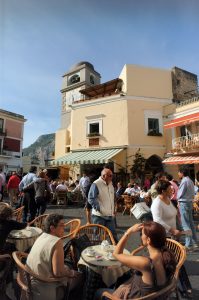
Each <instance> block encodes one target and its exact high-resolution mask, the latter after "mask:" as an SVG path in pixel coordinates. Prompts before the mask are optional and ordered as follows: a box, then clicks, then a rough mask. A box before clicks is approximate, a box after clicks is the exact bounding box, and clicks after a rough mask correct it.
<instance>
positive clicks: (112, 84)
mask: <svg viewBox="0 0 199 300" xmlns="http://www.w3.org/2000/svg"><path fill="white" fill-rule="evenodd" d="M121 86H122V79H120V78H116V79H113V80H110V81H107V82H105V83H101V84H98V85H94V86H90V87H88V88H86V89H84V90H80V93H81V94H83V95H85V96H86V97H89V98H92V97H101V96H102V97H104V96H105V95H112V94H114V93H118V92H120V91H121Z"/></svg>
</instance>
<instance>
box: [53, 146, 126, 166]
mask: <svg viewBox="0 0 199 300" xmlns="http://www.w3.org/2000/svg"><path fill="white" fill-rule="evenodd" d="M122 150H123V148H117V149H103V150H87V151H76V152H71V153H70V154H67V155H65V156H63V157H60V158H58V159H55V160H53V161H52V162H51V165H57V166H61V165H75V164H104V163H108V162H109V161H110V160H111V159H112V158H113V157H114V156H115V155H116V154H118V153H120V152H121V151H122Z"/></svg>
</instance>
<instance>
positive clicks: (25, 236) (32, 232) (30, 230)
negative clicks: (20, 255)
mask: <svg viewBox="0 0 199 300" xmlns="http://www.w3.org/2000/svg"><path fill="white" fill-rule="evenodd" d="M41 233H42V230H41V229H40V228H38V227H29V226H28V227H26V228H25V229H22V230H12V231H11V232H10V234H9V236H8V239H7V241H8V242H9V243H13V244H15V246H16V248H17V250H19V251H23V252H24V251H26V250H28V249H29V248H31V247H32V246H33V244H34V242H35V241H36V239H37V238H38V236H39V235H40V234H41Z"/></svg>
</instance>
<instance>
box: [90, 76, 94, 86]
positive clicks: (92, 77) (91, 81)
mask: <svg viewBox="0 0 199 300" xmlns="http://www.w3.org/2000/svg"><path fill="white" fill-rule="evenodd" d="M90 83H91V84H95V77H94V75H92V74H91V75H90Z"/></svg>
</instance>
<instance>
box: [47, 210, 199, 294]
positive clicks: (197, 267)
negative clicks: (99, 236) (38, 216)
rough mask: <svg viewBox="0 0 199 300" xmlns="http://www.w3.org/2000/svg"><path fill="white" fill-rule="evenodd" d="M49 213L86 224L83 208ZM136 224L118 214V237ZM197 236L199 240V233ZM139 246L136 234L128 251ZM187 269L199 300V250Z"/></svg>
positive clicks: (130, 218) (187, 261)
mask: <svg viewBox="0 0 199 300" xmlns="http://www.w3.org/2000/svg"><path fill="white" fill-rule="evenodd" d="M47 212H49V213H52V212H56V213H60V214H63V215H64V218H65V219H66V221H69V220H70V219H73V218H79V219H80V220H81V223H82V225H83V224H85V223H86V219H85V211H84V209H83V208H79V207H72V206H71V207H63V206H49V207H48V209H47ZM136 222H137V220H136V219H135V218H134V216H131V217H130V216H129V215H128V214H126V215H122V214H121V213H118V215H117V217H116V223H117V233H118V237H119V238H120V237H121V236H122V235H123V233H124V232H125V231H126V230H127V228H129V227H130V226H132V225H133V224H135V223H136ZM197 224H198V221H197ZM197 234H198V238H199V232H198V233H197ZM139 244H140V237H139V234H134V235H132V236H131V239H130V240H129V241H128V243H127V249H128V250H132V249H134V248H137V247H138V245H139ZM185 267H186V270H187V273H188V275H189V279H190V281H191V284H192V288H193V297H191V298H192V299H194V300H198V299H199V250H198V251H195V252H192V253H188V255H187V260H186V263H185ZM182 299H187V298H182ZM189 299H190V298H189Z"/></svg>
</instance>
